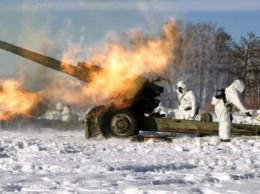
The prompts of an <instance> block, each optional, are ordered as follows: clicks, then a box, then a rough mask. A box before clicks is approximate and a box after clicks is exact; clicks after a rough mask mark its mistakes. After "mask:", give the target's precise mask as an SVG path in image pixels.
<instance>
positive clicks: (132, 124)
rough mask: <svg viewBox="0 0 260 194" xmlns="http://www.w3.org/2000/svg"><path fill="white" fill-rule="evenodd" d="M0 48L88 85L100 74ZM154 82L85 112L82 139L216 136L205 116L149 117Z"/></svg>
mask: <svg viewBox="0 0 260 194" xmlns="http://www.w3.org/2000/svg"><path fill="white" fill-rule="evenodd" d="M0 48H1V49H3V50H6V51H8V52H11V53H14V54H17V55H19V56H21V57H24V58H27V59H29V60H31V61H34V62H36V63H39V64H41V65H43V66H45V67H48V68H51V69H54V70H56V71H59V72H62V73H65V74H68V75H70V76H72V77H75V78H77V79H79V80H81V81H84V82H86V83H89V82H91V80H92V79H93V76H94V75H95V74H96V73H98V72H100V71H104V70H103V69H102V68H101V67H99V66H94V65H90V64H87V63H84V62H79V63H78V64H77V65H76V66H74V65H71V64H68V63H64V62H62V61H59V60H56V59H54V58H51V57H49V56H44V55H41V54H39V53H36V52H32V51H29V50H27V49H24V48H21V47H18V46H15V45H12V44H9V43H6V42H3V41H0ZM157 81H158V79H155V80H149V79H147V78H146V77H144V76H137V77H136V78H135V80H134V83H133V85H131V86H126V87H128V90H127V92H126V93H124V94H120V95H115V96H116V97H115V98H113V99H110V100H109V101H108V102H107V103H105V104H104V105H101V106H97V107H95V108H93V109H92V110H91V111H89V112H88V114H86V118H85V120H84V122H83V123H84V125H85V137H86V138H90V137H94V136H96V135H99V134H102V136H103V137H105V138H109V137H122V138H124V137H130V136H134V135H137V134H138V133H139V131H140V130H142V131H154V132H175V133H197V134H217V133H218V123H216V122H212V120H211V117H210V114H209V113H206V114H203V115H202V117H201V118H202V120H201V121H188V120H181V119H170V118H162V115H160V114H158V115H156V116H152V114H150V113H151V112H152V111H153V110H154V109H155V108H156V107H158V105H159V103H160V100H158V99H157V97H159V96H160V94H161V93H162V92H163V87H161V86H159V85H158V84H157ZM122 105H127V106H122ZM122 107H123V108H122ZM231 133H232V134H234V135H260V126H256V125H243V124H232V128H231Z"/></svg>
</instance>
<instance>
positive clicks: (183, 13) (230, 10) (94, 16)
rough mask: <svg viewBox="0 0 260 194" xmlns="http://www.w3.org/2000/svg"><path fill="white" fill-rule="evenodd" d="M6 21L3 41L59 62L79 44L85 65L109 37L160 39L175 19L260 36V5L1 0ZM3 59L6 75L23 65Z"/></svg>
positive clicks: (207, 0)
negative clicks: (159, 34)
mask: <svg viewBox="0 0 260 194" xmlns="http://www.w3.org/2000/svg"><path fill="white" fill-rule="evenodd" d="M0 18H1V19H0V26H1V28H0V40H3V41H7V42H10V43H13V44H18V45H19V46H23V47H25V48H28V49H31V50H34V51H36V52H42V51H44V52H45V53H44V54H46V53H47V54H50V55H51V56H52V57H54V58H57V59H59V57H61V55H62V53H63V52H65V51H66V50H67V49H68V46H69V45H71V44H76V45H77V46H78V47H80V48H78V49H80V51H81V52H79V53H78V55H77V56H76V57H77V58H76V60H84V59H85V58H87V56H86V53H88V52H89V51H90V50H91V49H93V48H95V47H97V46H99V45H102V42H103V41H104V40H106V38H107V36H111V35H114V36H116V35H117V34H121V33H126V32H129V31H131V30H133V29H139V30H140V31H142V32H144V33H147V34H154V33H157V32H158V31H159V30H160V27H161V25H162V24H163V23H164V22H166V21H167V20H168V19H169V18H176V19H182V20H185V21H188V22H192V23H198V22H212V23H215V24H216V25H217V27H224V28H225V30H226V31H227V32H228V33H229V34H231V36H232V38H233V39H235V40H239V38H240V37H241V36H246V34H247V33H248V32H250V31H253V32H255V33H256V34H257V35H258V36H260V25H259V24H258V21H259V18H260V1H259V0H246V1H245V0H81V1H80V0H12V1H10V0H1V1H0ZM0 59H1V62H0V67H3V66H4V68H0V75H8V74H10V72H13V71H16V69H15V68H17V66H18V64H19V63H21V60H22V59H20V58H19V57H14V55H12V54H7V53H6V52H4V51H0ZM29 66H30V65H29ZM25 68H26V66H25ZM14 69H15V70H14Z"/></svg>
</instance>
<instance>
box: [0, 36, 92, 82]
mask: <svg viewBox="0 0 260 194" xmlns="http://www.w3.org/2000/svg"><path fill="white" fill-rule="evenodd" d="M0 48H1V49H3V50H6V51H8V52H11V53H14V54H16V55H19V56H21V57H24V58H26V59H29V60H31V61H34V62H36V63H39V64H41V65H43V66H45V67H48V68H51V69H54V70H56V71H60V72H63V73H65V74H68V75H70V76H73V77H76V78H78V79H80V80H82V81H88V79H87V78H82V76H81V74H82V69H81V68H79V67H76V66H73V65H71V64H68V63H64V62H61V61H59V60H56V59H54V58H51V57H48V56H44V55H42V54H39V53H36V52H33V51H30V50H27V49H24V48H22V47H19V46H15V45H12V44H9V43H7V42H4V41H1V40H0Z"/></svg>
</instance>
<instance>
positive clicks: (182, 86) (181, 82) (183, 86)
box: [177, 80, 188, 91]
mask: <svg viewBox="0 0 260 194" xmlns="http://www.w3.org/2000/svg"><path fill="white" fill-rule="evenodd" d="M177 87H178V88H179V87H180V88H183V90H184V91H187V90H188V85H187V84H186V83H185V82H184V81H183V80H180V81H178V83H177Z"/></svg>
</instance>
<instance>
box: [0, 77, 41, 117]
mask: <svg viewBox="0 0 260 194" xmlns="http://www.w3.org/2000/svg"><path fill="white" fill-rule="evenodd" d="M1 85H2V86H1V88H0V120H9V119H11V118H13V117H15V116H23V117H26V118H30V117H34V116H35V115H32V113H35V112H33V111H35V108H36V106H37V105H39V103H42V102H43V98H42V97H41V96H40V95H39V94H37V93H31V92H28V91H26V90H22V89H20V88H19V87H20V85H21V83H19V82H18V81H16V80H4V81H1Z"/></svg>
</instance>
